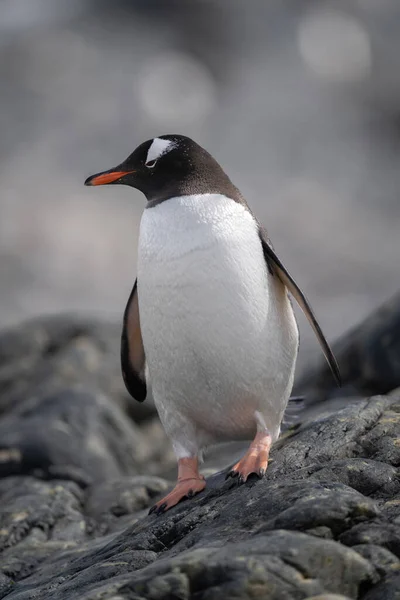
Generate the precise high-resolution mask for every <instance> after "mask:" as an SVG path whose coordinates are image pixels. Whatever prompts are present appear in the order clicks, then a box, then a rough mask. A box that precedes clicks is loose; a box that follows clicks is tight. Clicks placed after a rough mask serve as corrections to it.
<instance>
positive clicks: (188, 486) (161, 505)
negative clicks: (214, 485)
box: [149, 477, 206, 515]
mask: <svg viewBox="0 0 400 600" xmlns="http://www.w3.org/2000/svg"><path fill="white" fill-rule="evenodd" d="M205 487H206V482H205V481H204V478H203V477H201V478H199V479H184V480H182V481H178V483H177V484H176V486H175V487H174V489H173V490H172V492H170V493H169V494H168V495H167V496H165V498H163V499H162V500H159V501H158V502H157V504H155V505H154V506H152V507H151V509H150V510H149V515H151V514H153V513H155V514H156V515H161V514H162V513H164V512H165V511H166V510H169V509H170V508H172V507H173V506H175V505H176V504H178V502H181V500H184V499H185V498H193V496H195V495H196V494H198V493H199V492H202V491H203V490H204V488H205Z"/></svg>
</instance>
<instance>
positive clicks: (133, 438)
mask: <svg viewBox="0 0 400 600" xmlns="http://www.w3.org/2000/svg"><path fill="white" fill-rule="evenodd" d="M0 452H1V455H0V456H1V457H2V458H1V462H0V474H1V475H2V476H3V477H5V476H7V475H13V474H23V473H25V474H34V475H37V476H40V477H43V478H48V479H56V478H58V479H70V480H72V481H76V482H77V483H78V484H80V485H88V484H89V483H91V482H94V481H103V480H105V479H111V478H114V477H115V476H118V475H127V474H136V473H137V472H138V465H139V464H140V463H142V462H143V461H144V460H145V459H146V457H147V446H146V443H145V439H144V438H143V436H142V434H141V432H140V430H139V429H138V428H137V427H136V426H135V425H134V423H132V422H129V421H128V420H127V419H126V418H125V417H124V414H123V413H122V411H121V410H120V408H119V407H118V405H117V404H114V403H112V402H110V401H109V400H108V399H107V398H106V397H104V396H103V395H102V394H101V393H93V392H91V391H88V390H85V389H82V390H80V389H74V388H70V389H66V390H63V391H60V392H58V393H54V394H53V395H50V396H48V397H46V396H45V397H42V396H40V395H39V396H38V397H32V398H28V399H27V400H26V401H25V402H21V404H20V405H19V406H18V407H16V408H15V410H13V411H10V412H9V413H8V414H7V415H5V416H4V417H3V418H2V420H1V422H0Z"/></svg>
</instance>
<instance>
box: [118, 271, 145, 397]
mask: <svg viewBox="0 0 400 600" xmlns="http://www.w3.org/2000/svg"><path fill="white" fill-rule="evenodd" d="M145 367H146V355H145V352H144V347H143V339H142V332H141V329H140V319H139V302H138V294H137V279H136V281H135V285H134V286H133V290H132V292H131V295H130V296H129V300H128V304H127V305H126V309H125V312H124V320H123V328H122V336H121V368H122V376H123V378H124V382H125V386H126V389H127V390H128V392H129V393H130V395H131V396H132V398H134V399H135V400H137V401H138V402H143V401H144V400H146V395H147V386H146V377H145Z"/></svg>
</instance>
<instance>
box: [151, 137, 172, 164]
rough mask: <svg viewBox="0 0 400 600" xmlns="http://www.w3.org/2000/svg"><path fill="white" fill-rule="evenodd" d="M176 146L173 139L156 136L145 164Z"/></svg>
mask: <svg viewBox="0 0 400 600" xmlns="http://www.w3.org/2000/svg"><path fill="white" fill-rule="evenodd" d="M174 146H175V143H174V142H171V140H162V139H161V138H154V140H153V142H152V144H151V146H150V148H149V150H148V152H147V158H146V162H145V164H146V165H147V164H148V163H153V162H154V161H156V160H158V159H159V158H160V156H162V155H163V154H166V153H167V152H169V151H170V150H172V148H173V147H174Z"/></svg>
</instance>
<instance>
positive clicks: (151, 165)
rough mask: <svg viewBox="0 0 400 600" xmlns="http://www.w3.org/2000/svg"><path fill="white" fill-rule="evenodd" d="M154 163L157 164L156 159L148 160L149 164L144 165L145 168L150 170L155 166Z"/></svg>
mask: <svg viewBox="0 0 400 600" xmlns="http://www.w3.org/2000/svg"><path fill="white" fill-rule="evenodd" d="M156 162H157V159H155V160H149V162H147V163H145V166H146V167H147V168H148V169H152V168H153V167H155V166H156Z"/></svg>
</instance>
